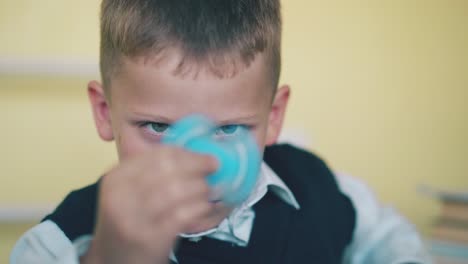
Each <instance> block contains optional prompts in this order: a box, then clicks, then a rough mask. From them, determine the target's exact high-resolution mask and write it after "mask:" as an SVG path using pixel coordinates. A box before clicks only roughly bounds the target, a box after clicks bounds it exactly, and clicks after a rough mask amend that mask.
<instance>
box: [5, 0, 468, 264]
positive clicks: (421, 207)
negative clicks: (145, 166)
mask: <svg viewBox="0 0 468 264" xmlns="http://www.w3.org/2000/svg"><path fill="white" fill-rule="evenodd" d="M98 2H99V1H96V0H86V1H72V0H48V1H34V0H1V1H0V36H1V39H2V41H0V59H1V58H3V57H26V58H37V57H39V58H50V57H55V58H64V57H66V58H79V59H86V60H97V50H98V48H97V45H98V33H97V32H98V25H97V21H98V19H97V14H98ZM283 6H284V9H283V12H284V46H283V58H284V64H283V65H284V66H283V75H282V81H283V82H286V83H290V84H291V85H292V89H293V94H292V95H293V96H292V99H291V102H290V108H289V112H288V117H287V122H286V125H287V126H288V127H293V128H296V129H304V130H305V131H306V134H307V135H308V136H309V138H310V139H311V144H310V148H311V149H313V150H315V151H317V152H318V153H319V154H321V155H322V156H323V157H324V158H325V159H326V160H328V162H329V164H330V165H331V166H332V167H333V168H335V169H337V170H339V171H345V172H348V173H350V174H353V175H356V176H359V177H361V178H362V179H364V180H365V181H367V182H368V183H369V185H370V186H371V187H372V188H373V189H374V190H375V191H376V192H377V194H378V195H379V197H380V198H381V199H382V200H383V201H384V202H386V203H390V204H393V205H394V206H396V207H397V208H398V209H399V210H400V211H401V212H402V213H403V214H404V215H406V216H407V217H409V219H410V220H411V221H413V222H414V223H415V224H416V225H417V227H418V228H420V230H422V231H424V232H425V233H426V232H427V231H428V228H429V225H430V223H431V221H432V219H433V216H434V215H435V214H436V213H437V209H438V207H437V203H436V202H434V201H432V200H430V199H428V198H426V197H423V196H421V195H420V194H418V193H417V192H416V188H417V185H418V184H419V183H422V182H424V183H428V184H431V185H434V186H438V187H445V188H465V189H466V188H467V186H468V177H467V176H468V175H467V173H468V140H467V135H468V117H467V116H468V106H467V105H466V102H465V101H466V100H467V98H468V29H467V27H466V25H468V2H467V1H462V0H460V1H455V0H438V1H426V0H413V1H406V0H399V1H391V0H388V1H383V0H382V1H368V2H366V1H318V0H314V1H306V0H287V1H283ZM86 81H87V80H86V79H84V78H77V77H76V78H65V77H57V78H52V77H44V76H14V75H5V74H3V75H1V74H0V120H2V122H1V123H0V124H1V125H0V146H1V147H0V160H1V163H0V164H1V166H0V177H1V178H0V206H1V205H2V204H3V205H4V204H10V205H11V204H24V203H29V204H42V203H51V204H56V203H58V202H59V201H60V200H61V198H62V197H63V195H64V194H66V193H67V192H68V191H69V190H70V189H72V188H77V187H79V186H82V185H84V184H87V183H89V182H92V181H94V180H95V179H96V177H97V176H98V175H99V174H100V173H102V172H103V171H104V170H105V169H106V168H108V167H109V166H110V165H111V164H112V163H113V162H114V160H115V154H114V149H113V146H112V145H111V144H105V143H102V142H100V141H99V140H98V138H97V136H96V133H95V131H94V128H93V124H92V120H91V114H90V111H89V109H88V103H87V101H86V96H85V85H86ZM27 226H29V225H28V224H22V225H19V224H18V225H0V262H2V263H3V262H4V261H3V260H4V259H5V260H6V258H7V255H8V252H9V251H10V249H11V246H12V243H13V241H15V240H16V238H17V237H18V236H19V235H20V233H21V232H23V231H24V230H25V229H26V228H27Z"/></svg>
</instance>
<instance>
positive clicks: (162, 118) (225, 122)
mask: <svg viewBox="0 0 468 264" xmlns="http://www.w3.org/2000/svg"><path fill="white" fill-rule="evenodd" d="M132 115H137V116H139V117H142V118H146V119H148V120H153V121H157V122H163V123H167V124H172V123H174V122H176V121H177V119H171V118H167V117H165V116H162V115H157V114H155V115H154V114H145V113H140V112H136V111H132ZM256 118H257V115H247V116H242V117H235V118H228V119H224V120H214V122H215V123H216V124H217V125H228V124H242V123H249V122H252V121H254V120H256Z"/></svg>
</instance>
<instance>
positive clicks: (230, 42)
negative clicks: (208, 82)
mask: <svg viewBox="0 0 468 264" xmlns="http://www.w3.org/2000/svg"><path fill="white" fill-rule="evenodd" d="M100 20H101V27H100V35H101V44H100V70H101V75H102V80H103V85H104V88H105V89H107V88H106V87H110V86H111V79H112V77H113V75H115V74H116V73H117V72H118V70H119V67H120V65H121V59H122V58H123V57H136V56H156V55H159V54H161V53H162V52H163V51H164V50H167V49H168V48H171V47H177V48H178V49H180V51H182V54H183V59H182V60H181V62H180V64H179V67H178V68H179V69H183V68H184V65H186V62H187V61H190V62H196V63H203V64H204V65H205V66H208V67H209V69H210V70H211V71H212V72H213V73H215V74H216V75H220V76H221V77H223V76H225V74H224V73H222V72H221V71H220V69H222V68H223V67H221V66H223V65H224V64H229V63H233V62H239V61H240V62H242V63H243V64H244V65H245V66H247V67H248V65H249V64H250V63H251V62H252V60H253V59H254V58H255V55H256V54H258V53H265V54H266V59H267V63H268V67H269V68H270V74H271V76H270V78H271V80H272V86H273V87H274V88H276V86H277V85H278V80H279V75H280V70H281V55H280V49H281V13H280V3H279V0H103V1H102V4H101V16H100ZM226 58H228V60H226ZM231 68H232V67H231ZM231 74H235V72H231Z"/></svg>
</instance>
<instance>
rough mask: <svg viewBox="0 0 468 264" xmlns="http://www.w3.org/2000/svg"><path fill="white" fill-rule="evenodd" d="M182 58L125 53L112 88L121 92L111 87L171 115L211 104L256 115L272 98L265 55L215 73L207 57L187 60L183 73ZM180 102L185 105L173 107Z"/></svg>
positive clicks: (129, 100) (128, 101) (128, 100)
mask: <svg viewBox="0 0 468 264" xmlns="http://www.w3.org/2000/svg"><path fill="white" fill-rule="evenodd" d="M182 60H183V58H182V56H181V55H180V53H177V52H175V53H167V54H165V55H164V56H156V57H154V56H153V57H150V56H146V57H144V56H140V57H132V58H128V57H127V58H123V60H122V62H121V66H122V67H121V70H120V72H119V73H118V74H117V75H116V76H115V78H116V79H115V82H114V81H113V83H114V85H113V88H112V89H116V90H118V91H115V92H112V93H111V95H113V96H112V97H114V95H115V96H118V97H119V98H118V100H119V101H120V102H121V103H123V104H125V105H128V106H130V105H133V106H136V107H138V108H152V109H156V108H157V110H158V111H161V112H170V113H171V114H172V113H175V112H179V110H181V111H183V112H184V113H180V115H183V114H186V113H188V112H191V111H193V112H200V111H199V110H206V109H207V107H211V108H216V109H219V110H220V111H219V114H222V113H221V112H223V111H224V110H226V111H227V110H228V109H237V110H236V111H239V112H241V111H243V110H245V111H247V112H249V113H246V114H251V113H252V112H255V111H256V110H254V108H255V109H257V107H262V108H263V106H264V105H267V104H268V103H269V102H270V98H271V94H272V91H273V89H271V87H270V79H269V78H268V74H267V72H268V71H267V67H266V64H265V61H264V58H263V56H262V54H259V55H258V56H257V57H256V58H254V59H253V60H252V62H251V63H250V64H249V65H230V67H239V68H238V71H236V72H235V74H233V75H231V76H219V75H216V74H215V73H213V72H212V71H211V69H210V68H208V67H207V65H204V64H203V63H204V62H205V61H203V60H201V61H187V64H186V65H184V66H183V72H178V70H179V69H178V67H180V63H181V61H182ZM240 67H242V68H240ZM112 100H114V99H112ZM263 102H265V103H263ZM181 105H183V106H184V109H174V108H179V106H181ZM249 109H250V110H249ZM166 110H168V111H166ZM245 111H244V112H245ZM215 114H216V113H215ZM177 116H179V114H177Z"/></svg>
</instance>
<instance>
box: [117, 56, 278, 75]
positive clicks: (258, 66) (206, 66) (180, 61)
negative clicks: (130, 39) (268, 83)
mask: <svg viewBox="0 0 468 264" xmlns="http://www.w3.org/2000/svg"><path fill="white" fill-rule="evenodd" d="M120 64H121V67H120V68H121V71H119V72H122V71H124V72H125V71H127V72H128V71H130V72H132V71H134V70H135V69H136V68H142V67H145V68H152V69H153V70H155V72H159V73H160V74H170V75H172V76H174V77H178V78H182V79H193V80H197V79H198V78H200V77H202V78H203V77H205V78H206V77H208V78H209V77H211V78H214V79H219V80H229V79H232V78H236V77H239V76H240V77H250V76H251V75H252V74H256V75H259V76H257V77H264V78H268V77H269V76H268V71H267V65H266V61H265V56H264V54H263V53H257V54H256V55H255V56H254V57H253V58H252V60H251V61H248V62H246V61H244V60H243V59H242V58H241V56H240V54H235V53H233V52H226V53H222V54H211V55H210V56H207V57H190V56H185V55H184V53H183V52H181V50H180V49H176V48H172V49H167V50H165V51H163V52H160V53H158V54H144V55H139V56H134V57H123V58H122V59H121V61H120ZM246 72H247V74H245V73H246ZM250 72H252V74H248V73H250ZM124 74H125V73H124Z"/></svg>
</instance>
